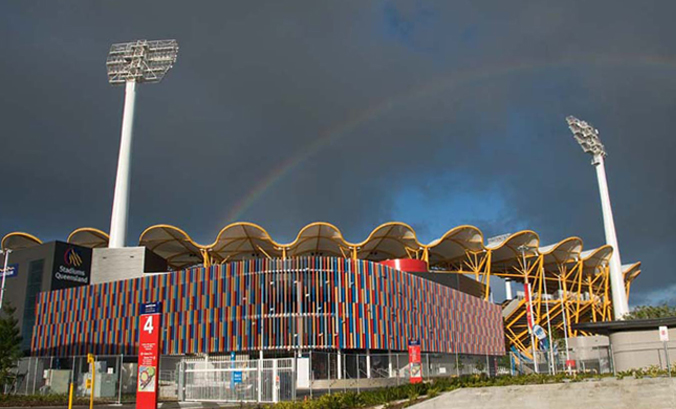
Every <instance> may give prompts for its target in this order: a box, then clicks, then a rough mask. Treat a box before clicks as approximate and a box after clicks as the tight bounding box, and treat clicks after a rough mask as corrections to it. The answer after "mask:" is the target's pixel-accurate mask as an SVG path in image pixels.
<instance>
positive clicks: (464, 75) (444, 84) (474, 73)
mask: <svg viewBox="0 0 676 409" xmlns="http://www.w3.org/2000/svg"><path fill="white" fill-rule="evenodd" d="M580 65H626V66H631V65H639V66H654V67H659V68H669V69H676V61H672V60H668V59H666V58H664V57H661V56H645V55H644V56H627V55H624V56H597V55H581V56H568V57H566V58H565V59H561V60H557V61H550V62H547V63H539V62H520V63H516V64H511V65H507V66H505V65H502V66H496V67H495V68H489V69H476V70H466V71H462V72H460V73H454V74H452V75H448V76H444V77H441V78H439V79H436V80H433V81H430V82H428V83H427V84H425V85H423V86H422V87H419V88H415V89H413V90H410V91H408V92H404V93H402V94H399V95H397V96H394V97H390V98H388V99H385V100H384V101H381V102H379V103H377V104H374V105H372V106H370V107H369V108H368V109H366V110H365V111H363V112H360V113H357V114H355V115H353V116H352V117H350V118H348V119H347V120H346V121H344V122H341V123H339V124H337V125H334V126H333V127H331V128H329V129H327V130H325V131H323V132H320V134H319V137H318V138H316V139H315V140H314V142H312V143H310V144H308V145H307V146H305V147H304V148H303V149H301V150H299V151H298V152H297V153H296V154H295V155H293V156H290V157H289V158H288V159H286V160H285V161H283V162H281V163H280V164H279V165H278V166H276V167H275V168H274V169H272V170H271V171H270V172H269V173H268V174H267V175H266V176H265V177H264V178H263V179H261V180H260V181H259V182H258V183H257V184H256V185H254V186H253V188H252V189H251V190H249V191H248V192H247V193H246V194H245V195H244V196H242V198H241V199H240V200H238V201H237V202H236V203H235V205H234V206H233V207H232V208H231V210H230V212H229V213H228V215H227V217H226V221H227V223H232V222H235V221H239V220H240V219H241V217H242V216H243V215H244V213H245V212H246V211H247V210H248V209H249V208H250V207H251V206H252V205H253V204H254V203H255V202H256V201H258V199H260V198H261V197H262V196H263V195H264V194H265V193H266V192H267V191H268V190H270V189H271V188H272V187H273V186H274V185H275V184H277V182H279V181H280V180H281V179H283V178H284V177H285V176H286V175H288V174H289V173H291V172H292V171H293V170H294V169H296V168H297V167H298V166H299V165H300V164H301V163H303V162H304V161H306V160H307V159H308V158H310V157H312V156H314V155H315V154H317V152H319V151H320V150H322V149H323V148H324V147H326V146H328V145H330V144H331V143H333V142H334V141H336V140H338V139H340V138H342V137H344V136H346V135H349V134H350V132H352V131H353V130H355V129H357V128H358V127H360V126H361V125H363V124H366V123H368V122H369V121H372V120H374V119H376V118H378V117H380V116H382V115H384V114H385V113H387V112H389V111H391V110H392V109H393V108H395V107H397V106H401V105H404V104H406V103H409V102H410V101H414V100H417V99H420V98H423V97H428V96H431V95H434V94H438V93H440V92H441V91H443V90H448V89H452V88H456V87H460V86H467V85H470V84H473V83H476V82H479V81H483V80H486V79H490V78H496V77H500V76H507V75H513V74H518V73H523V72H527V71H533V70H541V69H549V68H555V67H557V68H558V67H565V66H570V67H574V66H580Z"/></svg>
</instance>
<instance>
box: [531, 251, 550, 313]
mask: <svg viewBox="0 0 676 409" xmlns="http://www.w3.org/2000/svg"><path fill="white" fill-rule="evenodd" d="M544 257H545V256H543V255H542V254H540V255H539V256H538V259H537V260H536V261H535V263H533V264H534V266H537V268H538V276H539V277H540V278H539V280H540V282H539V283H538V286H539V290H538V298H537V303H538V313H537V315H538V320H537V323H538V324H540V322H541V319H540V317H542V294H543V293H544V289H545V288H547V287H545V267H544Z"/></svg>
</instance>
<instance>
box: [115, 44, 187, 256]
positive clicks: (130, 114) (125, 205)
mask: <svg viewBox="0 0 676 409" xmlns="http://www.w3.org/2000/svg"><path fill="white" fill-rule="evenodd" d="M177 54H178V43H176V40H158V41H147V40H138V41H134V42H131V43H122V44H113V45H112V46H111V47H110V52H109V53H108V59H107V60H106V67H107V69H108V82H110V83H111V84H112V85H122V84H125V98H124V113H123V115H122V137H121V140H120V154H119V157H118V161H117V177H116V178H115V196H114V197H113V214H112V216H111V219H110V240H109V245H108V247H111V248H120V247H124V245H125V240H126V238H127V218H128V216H127V213H128V211H129V182H130V165H131V143H132V130H133V127H134V102H135V101H136V84H137V83H141V82H159V81H160V80H162V78H163V77H164V75H165V74H166V73H167V71H169V69H171V67H173V65H174V63H175V62H176V56H177Z"/></svg>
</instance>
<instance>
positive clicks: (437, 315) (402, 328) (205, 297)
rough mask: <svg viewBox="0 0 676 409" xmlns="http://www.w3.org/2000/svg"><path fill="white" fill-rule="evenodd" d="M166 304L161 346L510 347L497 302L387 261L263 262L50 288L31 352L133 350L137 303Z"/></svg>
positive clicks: (176, 350) (190, 350)
mask: <svg viewBox="0 0 676 409" xmlns="http://www.w3.org/2000/svg"><path fill="white" fill-rule="evenodd" d="M155 301H161V302H162V309H163V316H162V319H163V327H164V331H165V332H164V334H163V340H162V342H163V345H162V354H165V355H183V354H195V353H224V352H229V351H255V350H259V349H261V348H263V349H264V350H287V349H296V348H302V349H338V348H340V349H381V350H385V349H391V350H405V349H406V346H407V342H408V340H409V339H420V340H421V344H422V350H423V351H430V352H449V353H453V352H458V353H463V354H480V355H502V354H504V349H505V347H504V345H505V343H504V333H503V324H502V315H501V309H500V307H499V306H497V305H494V304H492V303H488V302H485V301H483V300H481V299H478V298H475V297H472V296H469V295H467V294H464V293H461V292H458V291H455V290H453V289H451V288H448V287H445V286H442V285H440V284H437V283H434V282H432V281H429V280H426V279H423V278H420V277H416V276H414V275H411V274H407V273H404V272H401V271H399V270H394V269H391V268H389V267H385V266H383V265H381V264H377V263H373V262H369V261H361V260H346V259H341V258H329V257H302V258H294V259H286V260H280V259H257V260H247V261H238V262H232V263H227V264H223V265H216V266H212V267H210V268H206V269H205V268H194V269H187V270H182V271H178V272H175V273H170V274H163V275H153V276H148V277H143V278H138V279H133V280H126V281H117V282H112V283H105V284H98V285H91V286H85V287H77V288H70V289H65V290H58V291H51V292H45V293H42V294H40V295H39V297H38V301H37V308H36V311H37V317H36V324H35V327H34V330H33V338H32V350H33V353H34V354H35V355H42V356H48V355H53V356H69V355H82V354H86V353H90V352H93V353H95V354H99V355H105V354H126V355H131V354H136V352H137V350H136V348H137V339H138V329H139V328H138V314H139V310H140V305H141V304H143V303H147V302H155Z"/></svg>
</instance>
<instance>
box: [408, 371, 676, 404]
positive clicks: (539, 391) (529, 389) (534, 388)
mask: <svg viewBox="0 0 676 409" xmlns="http://www.w3.org/2000/svg"><path fill="white" fill-rule="evenodd" d="M411 408H413V409H456V408H457V409H460V408H462V409H577V408H589V409H674V408H676V380H673V379H669V378H658V379H626V378H625V379H622V380H616V379H610V378H608V379H604V380H600V381H592V382H575V383H561V384H554V385H527V386H502V387H490V388H464V389H458V390H455V391H453V392H449V393H445V394H442V395H440V396H438V397H436V398H434V399H430V400H427V401H425V402H422V403H419V404H417V405H414V406H412V407H411Z"/></svg>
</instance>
